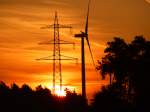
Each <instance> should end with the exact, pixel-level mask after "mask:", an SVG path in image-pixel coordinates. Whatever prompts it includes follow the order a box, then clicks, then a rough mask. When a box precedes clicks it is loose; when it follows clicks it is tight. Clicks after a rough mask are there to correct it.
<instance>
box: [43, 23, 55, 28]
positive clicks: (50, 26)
mask: <svg viewBox="0 0 150 112" xmlns="http://www.w3.org/2000/svg"><path fill="white" fill-rule="evenodd" d="M48 28H54V25H53V24H52V25H46V26H43V27H41V29H48Z"/></svg>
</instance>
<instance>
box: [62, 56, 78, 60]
mask: <svg viewBox="0 0 150 112" xmlns="http://www.w3.org/2000/svg"><path fill="white" fill-rule="evenodd" d="M61 57H65V58H67V59H68V60H78V58H74V57H70V56H65V55H61Z"/></svg>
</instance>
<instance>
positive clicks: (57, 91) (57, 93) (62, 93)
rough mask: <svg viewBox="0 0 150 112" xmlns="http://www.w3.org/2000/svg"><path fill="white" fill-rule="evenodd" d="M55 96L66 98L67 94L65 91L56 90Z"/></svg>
mask: <svg viewBox="0 0 150 112" xmlns="http://www.w3.org/2000/svg"><path fill="white" fill-rule="evenodd" d="M55 94H56V95H57V96H66V92H65V91H64V90H55Z"/></svg>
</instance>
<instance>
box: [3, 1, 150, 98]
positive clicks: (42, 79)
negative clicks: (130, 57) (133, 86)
mask: <svg viewBox="0 0 150 112" xmlns="http://www.w3.org/2000/svg"><path fill="white" fill-rule="evenodd" d="M87 3H88V0H0V54H1V55H0V62H1V64H0V80H1V81H4V82H6V83H7V84H9V85H10V84H11V83H13V82H15V83H17V84H18V85H22V84H24V83H26V84H29V85H30V86H32V87H33V88H34V87H35V86H37V85H39V84H41V85H43V86H47V87H50V86H51V85H52V61H36V60H35V59H37V58H41V57H46V56H50V55H52V52H53V46H52V45H45V46H43V45H38V43H39V42H46V41H48V40H52V39H53V30H52V29H40V27H43V26H45V25H48V24H53V22H54V21H53V19H54V14H55V11H57V12H58V16H59V22H60V24H67V25H72V27H73V29H72V33H70V32H69V30H61V32H60V36H61V37H60V38H61V39H62V40H66V41H71V42H75V43H76V48H75V50H74V49H72V48H73V47H72V46H71V45H63V46H62V54H63V55H67V56H72V57H77V58H78V59H79V62H78V64H76V62H75V61H63V62H62V71H63V72H62V77H63V85H64V86H68V87H71V88H73V89H75V90H76V91H77V92H79V93H80V92H81V71H80V69H81V66H80V63H81V62H80V59H81V56H80V40H79V39H75V38H74V37H73V34H75V33H79V32H80V31H81V30H84V24H85V16H86V11H87ZM135 35H143V36H144V37H145V38H146V39H148V40H150V0H92V2H91V6H90V19H89V39H90V43H91V47H92V50H93V55H94V59H95V62H97V60H98V59H100V58H101V57H102V56H103V55H104V54H103V50H104V48H105V47H106V42H107V41H111V40H112V39H113V37H114V36H119V37H124V39H125V40H126V41H128V42H129V41H131V40H132V39H133V37H134V36H135ZM85 44H86V43H85ZM86 73H87V94H88V97H91V96H92V95H93V94H94V93H95V92H96V91H98V90H99V88H100V87H101V85H104V84H106V83H107V80H106V81H101V78H100V75H98V74H97V73H96V72H95V69H94V66H93V65H92V60H91V58H90V54H89V51H88V47H87V45H86Z"/></svg>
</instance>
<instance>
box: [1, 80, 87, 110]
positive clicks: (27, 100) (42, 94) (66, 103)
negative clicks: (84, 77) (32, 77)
mask: <svg viewBox="0 0 150 112" xmlns="http://www.w3.org/2000/svg"><path fill="white" fill-rule="evenodd" d="M83 104H84V101H83V98H82V96H81V95H78V94H77V93H76V92H75V91H74V92H71V91H69V90H68V89H67V90H66V97H59V96H56V95H53V94H51V91H50V90H49V89H47V88H43V87H42V86H41V85H39V86H37V87H36V89H35V90H32V89H31V88H30V87H29V86H28V85H26V84H24V85H22V86H21V88H20V87H19V86H18V85H16V84H15V83H14V84H12V85H11V87H8V86H7V85H6V84H5V83H4V82H0V112H49V111H52V112H70V111H72V112H82V110H83Z"/></svg>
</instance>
